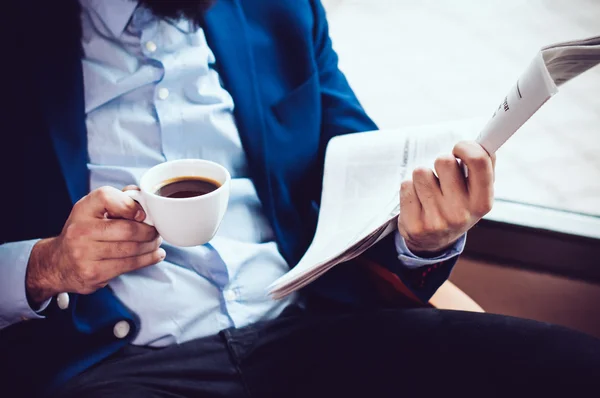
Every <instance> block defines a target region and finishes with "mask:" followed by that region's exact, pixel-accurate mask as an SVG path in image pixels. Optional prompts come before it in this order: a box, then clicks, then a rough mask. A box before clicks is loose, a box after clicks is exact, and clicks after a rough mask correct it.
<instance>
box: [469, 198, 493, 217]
mask: <svg viewBox="0 0 600 398" xmlns="http://www.w3.org/2000/svg"><path fill="white" fill-rule="evenodd" d="M493 206H494V198H493V197H491V196H490V197H486V198H481V199H478V200H477V202H476V203H475V205H474V206H473V209H472V211H471V213H473V215H474V216H475V217H477V218H482V217H483V216H485V215H486V214H488V213H489V212H490V211H492V207H493Z"/></svg>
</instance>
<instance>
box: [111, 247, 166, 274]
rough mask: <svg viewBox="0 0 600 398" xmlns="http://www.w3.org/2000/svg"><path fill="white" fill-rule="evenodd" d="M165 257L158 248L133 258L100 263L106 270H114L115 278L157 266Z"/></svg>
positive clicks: (163, 252)
mask: <svg viewBox="0 0 600 398" xmlns="http://www.w3.org/2000/svg"><path fill="white" fill-rule="evenodd" d="M165 256H166V252H165V250H164V249H162V248H159V249H156V250H154V251H151V252H150V253H145V254H141V255H139V256H135V257H128V258H124V259H118V260H117V259H115V260H104V261H102V264H103V265H104V266H105V267H107V268H108V269H112V270H114V273H115V275H114V276H113V277H115V276H118V275H121V274H125V273H127V272H131V271H135V270H137V269H140V268H144V267H148V266H150V265H154V264H158V263H159V262H161V261H162V260H164V259H165Z"/></svg>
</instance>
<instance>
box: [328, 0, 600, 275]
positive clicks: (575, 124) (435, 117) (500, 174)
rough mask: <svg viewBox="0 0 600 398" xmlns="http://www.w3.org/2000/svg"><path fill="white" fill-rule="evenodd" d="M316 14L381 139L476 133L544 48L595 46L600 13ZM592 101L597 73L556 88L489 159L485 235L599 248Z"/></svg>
mask: <svg viewBox="0 0 600 398" xmlns="http://www.w3.org/2000/svg"><path fill="white" fill-rule="evenodd" d="M324 3H325V6H326V9H327V11H328V18H329V23H330V29H331V36H332V38H333V43H334V48H335V49H336V50H337V52H338V53H339V55H340V67H341V69H342V70H343V71H344V72H345V73H346V75H347V77H348V79H349V81H350V83H351V84H352V86H353V88H354V89H355V91H356V93H357V95H358V97H359V99H360V100H361V102H362V103H363V105H364V106H365V108H366V110H367V112H368V113H369V114H370V115H371V116H372V117H373V118H374V119H375V121H376V122H377V123H378V125H379V127H380V128H395V127H402V126H410V125H419V124H431V123H439V122H444V121H452V120H460V119H470V118H482V127H483V123H485V122H486V121H487V119H488V118H489V117H490V116H491V114H492V113H493V111H494V109H495V107H497V105H498V102H499V101H500V99H501V98H503V97H504V95H505V94H506V93H507V92H508V90H509V89H510V88H511V87H512V85H513V84H514V82H515V80H516V79H517V78H518V77H519V75H520V74H521V72H522V71H523V70H524V69H525V67H526V66H527V65H528V64H529V62H530V61H531V59H532V58H533V56H534V55H535V53H536V52H537V51H539V49H540V48H541V47H542V46H545V45H547V44H552V43H555V42H560V41H565V40H570V39H581V38H585V37H589V36H595V35H598V34H600V31H599V30H598V18H597V15H600V3H599V2H593V1H589V0H573V1H570V2H559V1H513V2H507V1H502V0H493V1H476V0H464V1H460V2H440V1H436V2H434V1H400V0H377V1H373V0H325V2H324ZM598 93H600V66H599V67H595V68H593V69H591V70H589V71H588V72H586V73H584V74H583V75H581V76H579V77H577V78H576V79H574V80H573V81H571V82H569V83H567V84H566V85H565V86H563V87H561V89H560V90H559V93H558V94H557V95H556V96H554V97H553V98H552V99H551V100H550V101H549V102H548V103H546V105H544V106H543V107H542V109H540V111H539V112H537V113H536V114H535V115H534V116H533V117H532V118H531V119H530V120H529V121H528V122H527V123H526V124H525V125H524V126H523V127H522V128H521V129H520V130H519V131H518V132H517V133H516V134H515V135H514V136H513V137H512V138H511V140H509V142H508V143H506V144H505V146H504V147H503V148H501V149H500V150H499V152H498V164H497V176H496V198H497V199H496V204H495V207H494V210H493V211H492V213H490V215H489V216H488V217H487V218H486V219H487V220H488V221H490V223H492V224H494V223H499V224H503V225H504V226H506V225H509V226H511V225H512V226H514V225H520V226H524V227H528V228H534V229H535V230H536V231H538V232H539V231H542V230H543V231H552V232H553V233H554V232H557V233H559V235H555V234H554V235H552V236H554V238H553V239H555V240H556V239H557V240H558V241H564V240H565V236H571V237H573V236H575V237H585V239H587V238H590V239H593V245H594V247H596V249H597V248H598V242H600V241H599V240H598V239H600V95H599V94H598ZM473 138H475V137H473ZM489 225H490V224H488V226H489ZM494 225H495V224H494ZM484 226H485V223H484ZM509 235H510V234H509ZM509 235H507V236H509ZM542 235H543V234H542ZM515 236H516V235H515ZM536 236H538V237H539V236H541V235H540V234H539V233H536ZM549 242H552V240H551V241H549ZM590 242H591V241H590ZM589 254H590V253H589V252H588V255H589ZM563 257H564V256H563ZM596 258H597V257H596ZM590 261H592V260H590ZM590 264H591V263H590Z"/></svg>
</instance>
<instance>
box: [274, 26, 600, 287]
mask: <svg viewBox="0 0 600 398" xmlns="http://www.w3.org/2000/svg"><path fill="white" fill-rule="evenodd" d="M598 63H600V37H593V38H588V39H584V40H577V41H570V42H564V43H559V44H554V45H551V46H547V47H544V48H542V49H541V51H540V52H538V53H537V54H536V56H535V57H534V59H533V60H532V62H531V63H530V65H529V66H528V68H527V69H526V70H525V71H524V73H523V74H522V75H521V76H520V77H519V79H518V80H517V82H516V84H515V86H514V87H513V88H512V89H511V90H510V91H509V92H508V94H507V95H506V97H504V99H503V100H502V101H501V102H500V105H499V106H498V108H497V109H496V111H495V112H494V114H493V116H492V118H491V119H490V120H489V121H488V122H487V124H485V125H484V127H483V129H481V124H479V125H476V124H473V123H454V124H447V123H446V124H444V125H432V126H421V127H415V128H405V129H399V130H393V131H391V130H390V131H377V132H365V133H355V134H349V135H344V136H340V137H336V138H333V139H332V140H331V141H330V142H329V144H328V146H327V152H326V157H325V169H324V178H323V192H322V196H321V209H320V213H319V221H318V224H317V229H316V233H315V236H314V238H313V241H312V243H311V245H310V247H309V248H308V250H307V251H306V253H305V254H304V256H303V257H302V259H301V260H300V261H299V263H298V264H297V265H296V266H295V267H294V268H292V269H291V270H290V271H289V272H288V273H287V274H285V275H283V276H282V277H281V278H279V279H277V280H276V281H275V282H274V283H273V284H272V285H271V286H269V293H270V294H271V296H272V297H273V298H275V299H278V298H282V297H285V296H286V295H288V294H290V293H292V292H294V291H296V290H298V289H300V288H302V287H304V286H306V285H307V284H309V283H311V282H312V281H314V280H315V279H317V278H319V277H320V276H321V275H323V274H324V273H325V272H327V271H328V270H330V269H331V268H332V267H334V266H336V265H338V264H340V263H343V262H345V261H348V260H351V259H353V258H355V257H357V256H359V255H360V254H362V253H363V252H365V251H366V250H367V249H368V248H369V247H371V246H373V245H374V244H375V243H377V242H378V241H379V240H381V239H382V238H384V237H385V236H386V235H388V234H389V233H391V232H392V231H394V230H395V229H396V224H397V219H398V214H399V212H400V207H399V187H400V183H401V182H402V181H403V180H404V179H406V178H407V177H408V176H410V175H411V173H412V170H413V169H414V168H415V167H417V166H431V165H433V163H434V160H435V158H436V157H437V156H438V155H440V154H442V153H449V152H450V151H451V149H452V147H453V145H454V144H455V143H456V142H458V141H460V140H463V139H473V138H475V137H476V141H477V142H478V143H479V144H481V145H482V146H483V147H484V148H485V149H486V150H487V151H488V152H489V153H490V154H492V153H494V152H496V151H497V150H498V149H499V148H500V147H501V146H502V145H503V144H504V143H505V142H506V141H507V140H508V139H509V138H510V137H511V136H512V135H513V134H514V133H515V132H516V131H517V130H518V129H519V128H520V127H521V126H522V125H523V124H524V123H525V122H526V121H527V120H528V119H529V118H530V117H531V116H532V115H533V114H534V113H535V112H536V111H537V110H538V109H539V108H540V107H541V106H542V105H543V104H544V103H545V102H546V101H547V100H548V99H550V97H552V96H553V95H554V94H556V93H557V92H558V86H560V85H562V84H563V83H566V82H568V81H569V80H571V79H572V78H574V77H576V76H578V75H580V74H581V73H583V72H585V71H586V70H588V69H590V68H592V67H594V66H595V65H597V64H598ZM478 130H479V131H478ZM477 133H479V134H477Z"/></svg>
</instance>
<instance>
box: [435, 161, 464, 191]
mask: <svg viewBox="0 0 600 398" xmlns="http://www.w3.org/2000/svg"><path fill="white" fill-rule="evenodd" d="M435 171H436V173H437V175H438V177H439V180H440V187H441V189H442V195H443V196H457V197H460V198H464V197H466V196H467V184H466V182H465V177H464V174H463V172H462V170H461V167H460V165H459V164H458V162H457V161H456V158H455V157H454V156H452V155H447V156H440V157H439V158H437V159H436V160H435Z"/></svg>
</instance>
